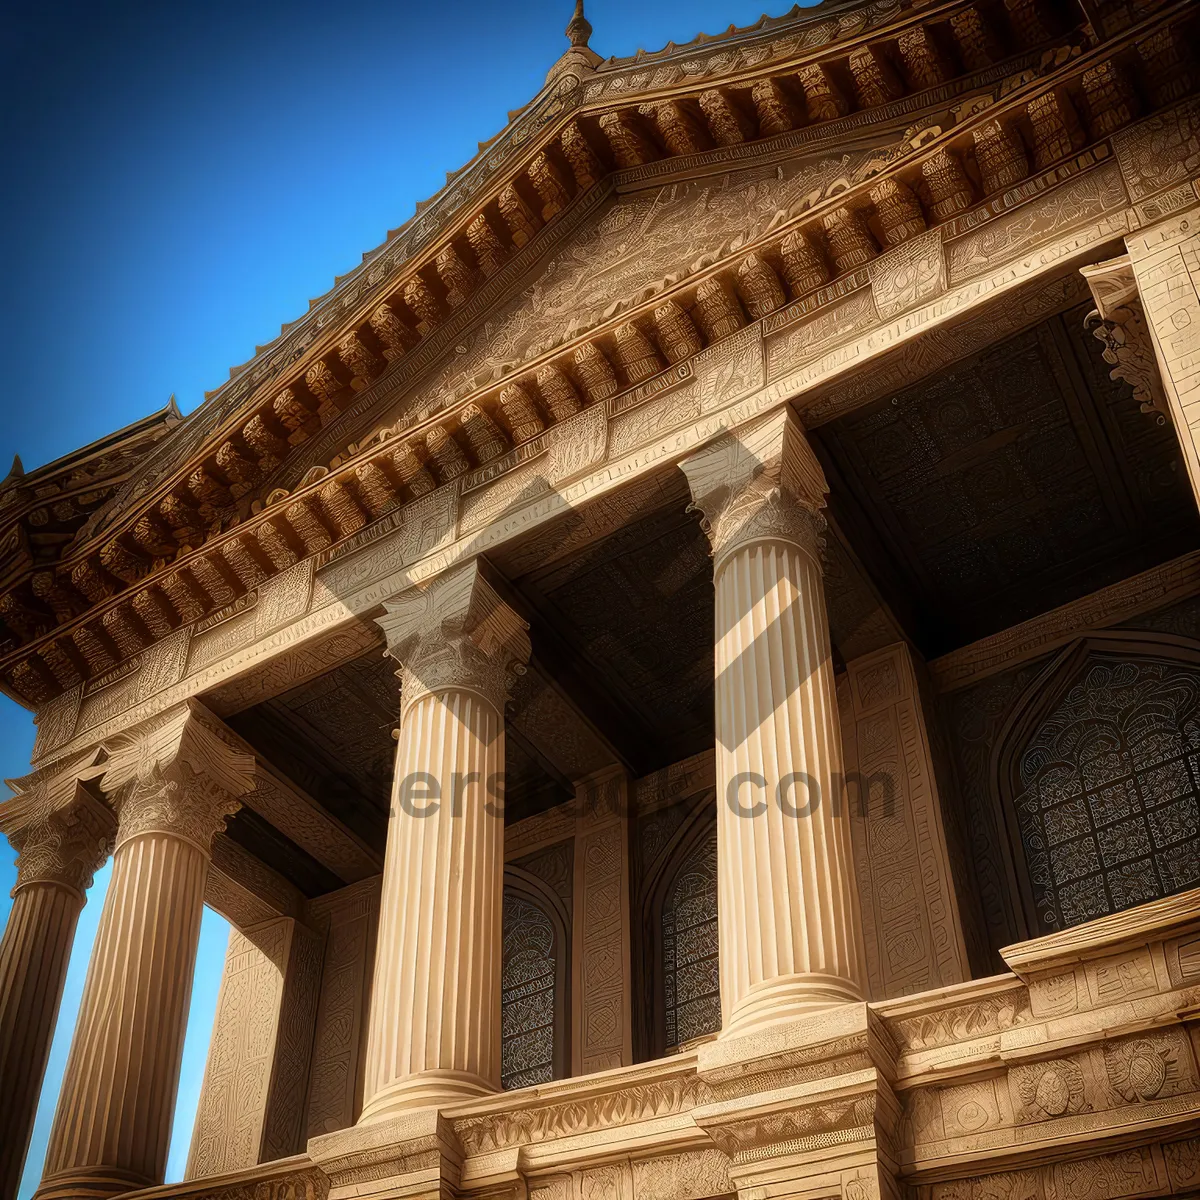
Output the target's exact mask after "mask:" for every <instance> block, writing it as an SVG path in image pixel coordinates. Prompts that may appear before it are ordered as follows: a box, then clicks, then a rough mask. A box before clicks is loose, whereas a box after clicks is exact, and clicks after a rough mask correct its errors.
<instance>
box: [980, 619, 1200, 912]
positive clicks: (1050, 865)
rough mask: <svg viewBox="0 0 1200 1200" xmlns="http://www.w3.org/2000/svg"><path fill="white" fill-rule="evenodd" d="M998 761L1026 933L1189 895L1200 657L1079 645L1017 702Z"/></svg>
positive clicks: (1197, 779) (1199, 809)
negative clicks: (1021, 871) (1016, 851)
mask: <svg viewBox="0 0 1200 1200" xmlns="http://www.w3.org/2000/svg"><path fill="white" fill-rule="evenodd" d="M999 753H1000V759H999V763H998V772H997V777H998V779H999V781H1000V786H1001V790H1002V792H1003V793H1004V801H1005V815H1006V817H1007V818H1008V821H1009V825H1010V831H1011V832H1012V834H1013V835H1014V837H1013V840H1014V842H1015V843H1017V844H1019V846H1020V847H1021V849H1022V850H1023V860H1024V867H1025V879H1024V884H1025V891H1026V896H1025V899H1026V905H1027V907H1028V908H1029V910H1030V911H1031V915H1032V917H1033V924H1034V926H1035V928H1036V929H1039V930H1041V931H1051V930H1055V929H1063V928H1066V927H1068V926H1071V925H1077V924H1079V923H1080V922H1082V921H1089V920H1092V919H1094V918H1096V917H1102V916H1105V915H1106V914H1108V913H1114V912H1120V911H1121V910H1122V909H1126V908H1131V907H1132V906H1134V905H1136V904H1143V903H1145V902H1147V901H1150V900H1157V899H1159V898H1160V897H1162V896H1167V895H1170V894H1172V893H1173V892H1178V891H1181V890H1183V889H1184V888H1188V887H1194V886H1196V885H1197V884H1200V648H1196V647H1193V646H1192V645H1191V644H1190V643H1187V642H1186V641H1185V640H1184V639H1181V638H1173V637H1170V636H1168V635H1129V634H1122V633H1114V634H1111V635H1108V636H1106V637H1104V638H1098V637H1097V638H1089V639H1086V640H1084V641H1081V642H1079V643H1077V644H1076V645H1075V646H1073V647H1071V648H1070V649H1068V650H1067V651H1065V652H1064V653H1063V654H1062V655H1060V657H1059V658H1058V660H1057V661H1056V662H1055V663H1054V664H1053V666H1051V667H1050V668H1049V669H1048V670H1047V672H1046V673H1045V674H1044V675H1043V676H1042V677H1041V678H1040V679H1039V680H1038V681H1037V682H1036V683H1035V684H1034V685H1033V687H1032V688H1031V689H1030V691H1029V693H1027V695H1026V697H1025V698H1024V699H1023V700H1022V701H1021V702H1020V703H1019V704H1018V706H1017V709H1016V711H1015V713H1014V716H1013V717H1012V718H1011V719H1010V721H1009V723H1008V725H1007V727H1006V731H1005V734H1004V735H1003V736H1002V738H1001V741H1000V752H999Z"/></svg>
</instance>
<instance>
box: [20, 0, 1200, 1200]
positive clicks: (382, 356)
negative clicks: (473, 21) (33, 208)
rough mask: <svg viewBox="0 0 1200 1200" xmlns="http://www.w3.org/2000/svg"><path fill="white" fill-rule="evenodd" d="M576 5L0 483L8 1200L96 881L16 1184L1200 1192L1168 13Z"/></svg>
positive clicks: (774, 1198) (1034, 0) (1183, 452)
mask: <svg viewBox="0 0 1200 1200" xmlns="http://www.w3.org/2000/svg"><path fill="white" fill-rule="evenodd" d="M568 34H569V38H570V48H569V49H568V50H567V52H566V53H565V54H564V56H563V58H562V59H561V60H560V61H559V63H558V64H556V66H555V67H554V69H553V70H552V71H551V73H550V75H549V77H548V79H547V82H546V85H545V87H544V88H543V89H542V91H541V92H540V93H539V94H538V95H537V96H536V97H535V98H534V99H533V100H532V101H531V102H530V103H529V104H528V105H527V106H526V107H525V108H523V109H522V110H520V111H519V112H518V113H516V114H514V115H513V116H512V118H511V120H510V123H509V125H508V126H507V127H506V128H505V130H504V131H503V132H502V133H501V134H500V135H499V136H498V137H497V138H495V139H494V140H492V141H491V142H488V143H486V144H484V145H483V146H481V148H480V152H479V155H478V156H477V157H476V158H475V159H474V160H473V161H472V162H471V163H470V164H468V165H467V166H466V167H465V168H464V169H463V170H462V171H460V172H458V173H457V174H455V175H453V176H451V177H450V178H449V180H448V182H447V185H446V187H445V188H444V189H443V190H442V191H441V192H440V193H439V194H438V195H437V196H436V197H435V198H434V199H432V200H431V201H429V202H428V203H427V204H425V205H422V206H421V207H420V209H419V211H418V213H417V215H416V216H415V217H414V218H413V219H412V220H411V221H410V222H409V223H408V224H407V225H405V226H403V227H402V228H401V229H399V230H397V231H395V232H394V233H393V234H392V235H391V236H390V237H389V238H388V240H387V242H386V243H385V244H384V245H383V246H381V247H380V248H379V249H378V250H376V251H374V252H373V253H371V254H369V255H367V256H366V258H365V259H364V261H363V263H362V265H361V266H360V267H358V268H357V269H355V270H354V271H353V272H351V273H350V274H349V275H347V276H345V277H344V278H342V279H340V280H338V282H337V284H336V286H335V287H334V289H333V291H332V292H330V293H329V295H327V296H326V297H324V298H323V299H322V300H320V301H318V302H315V303H314V304H313V305H312V307H311V310H310V312H309V313H308V314H307V315H306V316H305V317H304V318H303V319H301V320H300V321H298V322H296V323H295V324H293V325H290V326H288V327H286V328H285V329H284V330H283V332H282V333H281V335H280V337H279V338H278V339H277V340H276V341H275V342H273V343H271V344H270V345H268V346H266V347H263V348H262V349H261V350H260V351H259V352H258V353H257V354H256V356H255V357H254V358H253V359H252V360H251V361H250V362H248V363H247V364H245V365H244V366H242V367H239V368H237V369H236V370H234V371H233V372H232V374H231V378H230V380H229V382H228V383H227V384H225V385H224V386H223V387H222V388H220V389H219V390H218V391H217V392H215V393H213V394H212V395H210V396H209V397H208V399H207V401H206V402H205V403H204V404H203V405H202V406H200V408H198V409H197V410H196V411H195V412H194V413H192V414H191V415H190V416H189V417H187V418H181V417H180V416H179V414H178V413H177V412H176V411H174V410H173V409H168V410H165V411H163V412H160V413H157V414H155V415H153V416H151V417H149V418H147V419H146V420H144V421H142V422H139V423H138V424H136V425H134V426H131V427H129V428H127V429H123V430H120V431H118V432H116V433H114V434H113V435H112V436H111V437H109V438H108V439H106V440H104V441H102V442H100V443H97V444H95V445H92V446H88V447H85V448H83V449H82V450H80V451H78V452H76V453H75V454H72V455H70V456H68V457H67V458H65V459H62V460H59V461H58V462H55V463H52V464H50V465H49V466H46V467H43V468H40V469H39V470H37V471H31V472H29V473H24V472H23V471H22V470H21V469H20V465H19V463H18V464H17V465H16V466H14V469H13V471H12V473H11V474H10V475H9V477H8V478H7V479H6V480H5V481H4V483H3V485H2V487H0V546H2V554H3V558H2V562H0V588H2V595H0V620H2V622H3V624H2V626H0V683H2V686H3V687H4V689H5V691H6V692H7V693H8V694H9V695H11V696H13V697H15V698H17V699H18V700H20V701H21V702H22V703H24V704H25V705H27V706H28V707H30V708H31V709H33V710H34V711H35V712H36V716H37V724H38V736H37V744H36V747H35V750H34V756H33V763H32V771H31V773H30V774H28V775H26V776H25V777H23V778H21V779H19V780H15V781H13V789H14V792H15V795H14V798H13V799H11V800H9V801H8V802H6V803H5V804H4V805H3V806H2V807H0V829H3V831H4V832H5V833H6V834H7V836H8V837H9V839H10V841H11V842H12V843H13V845H14V846H15V847H16V849H17V850H18V852H19V858H18V882H17V887H16V889H15V892H14V905H13V910H12V915H11V917H10V919H9V922H8V926H7V928H6V930H5V932H4V937H3V941H2V942H0V1143H2V1149H0V1189H2V1191H3V1195H4V1196H5V1197H10V1196H12V1195H14V1194H15V1189H16V1181H17V1178H18V1175H19V1173H20V1170H21V1163H22V1160H23V1158H24V1155H25V1152H26V1146H27V1142H28V1136H29V1130H30V1127H31V1124H32V1119H33V1112H34V1106H35V1102H36V1098H37V1094H38V1088H39V1085H40V1080H41V1077H42V1073H43V1071H44V1067H45V1062H46V1056H47V1052H48V1046H49V1039H50V1035H51V1032H52V1027H53V1022H54V1016H55V1010H56V1006H57V1001H58V997H59V994H60V992H61V988H62V982H63V975H64V971H65V965H66V960H67V955H68V952H69V948H70V944H71V939H72V935H73V931H74V927H75V921H76V917H77V915H78V912H79V909H80V906H81V904H82V901H83V896H84V893H85V890H86V888H87V886H88V884H89V882H90V879H91V875H92V873H93V872H94V871H95V870H96V868H97V867H98V866H99V865H100V864H101V863H102V862H103V861H104V860H105V859H106V857H107V856H108V855H109V854H110V853H111V854H112V857H113V870H112V882H111V885H110V888H109V892H108V896H107V899H106V901H105V905H104V909H103V914H102V917H101V921H100V928H99V932H98V935H97V939H96V945H95V949H94V952H93V956H92V960H91V965H90V968H89V974H88V979H87V984H86V988H85V993H84V996H83V1001H82V1007H81V1012H80V1017H79V1023H78V1028H77V1031H76V1035H75V1041H74V1045H73V1048H72V1051H71V1055H70V1059H69V1063H68V1066H67V1069H66V1076H65V1080H64V1083H63V1087H62V1094H61V1098H60V1101H59V1106H58V1111H57V1115H56V1117H55V1122H54V1126H53V1131H52V1134H51V1138H50V1144H49V1150H48V1154H47V1159H46V1163H45V1170H44V1175H43V1178H42V1183H41V1187H40V1191H39V1193H38V1195H39V1197H42V1198H44V1200H51V1198H68V1197H69V1198H76V1197H110V1196H116V1195H121V1196H126V1197H135V1196H136V1197H138V1198H139V1200H150V1198H151V1197H166V1196H172V1197H185V1196H189V1197H219V1198H223V1200H235V1198H237V1200H242V1198H247V1200H248V1198H253V1200H299V1198H304V1200H312V1198H320V1200H324V1198H326V1197H329V1198H331V1200H350V1198H351V1197H353V1198H356V1200H360V1198H369V1197H379V1198H383V1197H438V1198H442V1197H464V1198H466V1197H470V1198H477V1200H485V1198H486V1200H501V1198H503V1200H518V1198H520V1200H526V1198H528V1200H658V1198H662V1200H715V1198H719V1197H734V1196H736V1197H738V1198H739V1200H782V1198H784V1197H796V1198H803V1200H833V1198H836V1200H883V1198H885V1197H886V1198H889V1200H890V1198H894V1197H899V1196H901V1195H905V1196H912V1197H914V1198H915V1200H993V1198H994V1200H1125V1198H1129V1200H1134V1198H1137V1197H1151V1196H1168V1195H1169V1196H1192V1195H1197V1194H1200V808H1198V804H1200V548H1198V546H1200V543H1198V540H1197V537H1198V534H1200V514H1198V511H1197V502H1198V500H1197V498H1198V497H1200V415H1198V414H1200V97H1198V94H1197V84H1198V80H1200V77H1198V74H1197V72H1198V69H1200V68H1198V65H1197V62H1196V48H1197V46H1200V26H1198V25H1197V13H1196V11H1195V8H1194V6H1193V5H1192V4H1190V3H1188V2H1186V0H1177V2H1175V3H1169V2H1167V3H1164V2H1160V0H1078V3H1076V0H1061V2H1059V0H933V2H929V3H912V2H911V0H874V2H872V3H860V2H857V0H843V2H832V3H830V2H827V3H824V4H822V5H820V6H818V7H817V8H814V9H807V10H800V11H797V12H795V13H793V14H791V15H789V16H786V17H783V18H780V19H777V20H767V19H764V20H763V21H761V22H759V23H758V24H757V25H755V26H753V27H750V28H747V29H742V30H730V31H729V32H728V33H727V34H723V35H721V36H719V37H715V38H706V39H700V40H698V41H696V42H694V43H691V44H689V45H686V46H675V45H669V46H667V47H666V48H665V49H663V50H662V51H660V52H657V53H653V54H646V53H639V54H638V55H637V56H636V57H634V58H632V59H624V60H608V61H601V60H600V59H599V58H598V56H597V55H596V54H595V53H594V52H593V51H592V50H591V49H590V48H589V46H588V34H589V29H588V26H587V22H586V20H585V19H584V18H583V14H582V11H578V12H577V14H576V17H575V19H574V20H573V21H572V22H571V25H570V26H569V28H568ZM205 904H208V905H210V906H211V907H212V908H214V909H216V910H217V911H218V912H220V913H222V914H224V915H225V916H226V917H227V918H228V919H229V921H230V922H231V924H232V925H233V927H234V932H233V934H232V937H231V941H230V945H229V951H228V956H227V959H226V964H225V973H224V977H223V981H222V985H221V993H220V999H219V1004H218V1014H217V1021H216V1028H215V1030H214V1034H213V1040H212V1047H211V1051H210V1055H209V1061H208V1067H207V1071H206V1075H205V1080H204V1086H203V1093H202V1096H201V1101H200V1108H199V1113H198V1117H197V1121H196V1126H195V1131H194V1136H193V1139H192V1147H191V1155H190V1160H189V1164H188V1172H187V1173H188V1180H187V1182H185V1183H183V1184H178V1185H170V1186H163V1185H162V1184H161V1180H162V1176H163V1170H164V1165H165V1159H166V1152H167V1141H168V1136H169V1126H170V1121H171V1114H172V1109H173V1104H174V1098H175V1092H176V1088H177V1083H178V1072H179V1063H180V1055H181V1049H182V1040H183V1033H184V1027H185V1021H186V1014H187V1007H188V997H189V994H190V987H191V979H192V973H193V968H194V962H195V955H196V941H197V935H198V929H199V921H200V914H201V910H202V907H203V906H204V905H205Z"/></svg>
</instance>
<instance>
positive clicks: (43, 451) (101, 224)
mask: <svg viewBox="0 0 1200 1200" xmlns="http://www.w3.org/2000/svg"><path fill="white" fill-rule="evenodd" d="M788 7H790V5H787V4H776V5H773V6H770V7H768V8H767V11H768V12H769V13H770V14H771V15H778V14H780V13H782V12H785V11H786V10H787V8H788ZM571 8H572V0H525V2H524V3H522V4H520V5H497V4H485V3H482V2H480V0H440V3H438V4H432V5H431V4H420V5H417V4H410V3H406V2H405V0H386V2H385V0H362V2H361V3H359V4H356V5H354V6H352V7H351V8H346V7H344V6H342V5H336V4H331V3H328V2H326V3H323V4H322V3H312V2H310V0H292V2H290V3H288V4H280V3H264V2H262V0H242V2H241V3H238V4H230V3H221V2H220V0H213V2H211V3H204V4H201V3H195V2H193V3H182V4H165V5H164V4H161V3H153V4H152V3H149V2H148V0H141V2H125V0H108V2H107V3H105V4H93V3H84V2H82V0H40V2H39V3H38V4H36V5H34V4H30V5H24V6H20V7H18V6H9V9H8V11H7V12H6V15H5V28H4V30H3V32H2V33H0V139H2V144H3V147H4V155H5V166H6V180H5V183H6V186H5V188H4V192H3V197H2V198H0V208H2V209H3V210H4V211H3V220H0V262H2V263H3V272H2V278H0V317H2V319H3V327H4V329H5V330H6V331H7V342H8V346H9V350H8V353H7V355H6V358H5V371H4V385H3V391H2V393H0V414H2V417H3V419H2V420H0V458H2V459H3V464H2V465H0V475H3V474H4V473H6V471H7V466H8V463H9V461H11V457H12V455H13V454H14V453H19V454H20V455H21V457H22V460H23V462H24V464H25V467H26V469H29V468H32V467H35V466H38V465H40V464H42V463H44V462H48V461H50V460H51V459H54V458H56V457H58V456H59V455H62V454H65V453H67V452H68V451H70V450H72V449H75V448H76V447H78V446H81V445H83V444H85V443H87V442H89V441H91V440H93V439H95V438H97V437H100V436H102V435H104V434H106V433H108V432H110V431H111V430H113V429H115V428H118V427H120V426H121V425H124V424H126V423H128V422H130V421H132V420H135V419H136V418H138V417H140V416H143V415H144V414H146V413H148V412H151V411H153V410H155V409H157V408H160V407H161V406H162V405H163V404H165V403H166V401H167V399H168V397H169V396H170V395H172V394H174V395H175V396H176V398H177V401H178V403H179V406H180V408H181V409H182V410H183V411H184V412H189V411H191V410H192V409H193V408H195V407H196V405H197V404H199V403H200V401H201V400H202V399H203V397H204V392H205V390H212V389H214V388H216V387H217V386H219V385H220V384H221V383H222V382H223V381H224V380H225V379H226V378H227V377H228V372H229V368H230V367H231V366H234V365H236V364H240V363H242V362H244V361H245V360H246V359H248V358H249V357H251V355H252V354H253V353H254V347H255V346H256V345H257V344H260V343H264V342H267V341H269V340H270V339H271V338H273V337H274V336H276V335H277V334H278V332H279V327H280V325H281V324H282V323H283V322H286V321H290V320H294V319H295V318H296V317H297V316H299V315H300V314H302V313H303V312H304V311H305V310H306V308H307V305H308V301H309V299H310V298H312V297H315V296H319V295H321V294H323V293H324V292H325V291H327V290H328V289H329V287H330V286H331V285H332V283H333V279H334V276H335V275H339V274H342V273H344V272H345V271H347V270H348V269H349V268H351V267H352V266H354V265H355V264H356V263H357V262H358V261H359V260H360V259H361V256H362V254H363V252H364V251H366V250H369V249H371V248H373V247H374V246H377V245H378V244H379V243H380V242H382V240H383V238H384V236H385V234H386V232H387V230H388V229H390V228H394V227H396V226H397V225H400V224H401V223H402V222H403V221H405V220H406V219H407V218H408V217H410V216H411V215H412V213H413V209H414V205H415V203H416V202H417V201H418V200H422V199H425V198H426V197H428V196H430V195H432V194H433V193H434V192H436V191H437V189H438V188H439V187H440V186H441V185H442V184H443V183H444V182H445V175H446V172H447V171H448V170H455V169H457V168H458V167H460V166H462V164H463V163H465V162H466V161H467V160H468V159H469V158H470V157H471V156H472V155H473V154H474V153H475V150H476V145H477V143H478V142H479V141H481V140H485V139H487V138H489V137H491V136H492V135H493V134H495V133H496V132H497V131H498V130H499V129H500V128H501V127H502V126H503V125H504V123H505V120H506V114H507V112H508V111H509V110H511V109H515V108H518V107H520V106H521V105H523V104H524V103H525V102H526V101H528V100H529V99H530V98H531V97H532V96H533V95H534V94H535V93H536V92H537V90H538V89H539V88H540V86H541V84H542V81H543V80H544V78H545V74H546V71H547V70H548V69H549V67H550V66H551V64H552V63H553V62H554V61H555V59H556V58H557V57H558V55H559V54H560V53H561V52H562V50H563V49H564V48H565V46H566V42H565V39H564V37H563V34H562V30H563V27H564V26H565V24H566V22H567V20H568V18H569V17H570V15H571ZM762 12H763V5H762V0H686V2H685V0H658V2H657V3H653V4H647V3H645V0H589V2H588V17H589V19H590V20H591V22H592V24H593V26H594V27H595V33H594V34H593V36H592V47H593V48H594V49H595V50H597V51H598V52H599V53H600V54H603V55H606V56H607V55H609V54H618V55H624V54H631V53H633V52H634V51H635V50H637V49H638V48H639V47H644V48H646V49H647V50H656V49H659V48H660V47H661V46H662V45H663V44H664V43H666V42H667V41H669V40H672V39H674V40H675V41H676V42H684V41H687V40H688V39H690V38H692V37H693V36H694V35H695V34H696V33H698V32H701V31H704V32H707V33H714V32H718V31H720V30H722V29H724V28H726V27H727V26H728V25H729V24H730V23H734V24H738V25H743V24H747V23H750V22H753V21H755V20H757V19H758V17H759V16H760V15H761V13H762ZM32 744H33V727H32V723H31V721H30V718H29V714H28V713H26V712H25V711H24V710H22V709H20V708H18V707H17V706H16V705H15V704H13V703H11V702H10V701H7V700H4V699H3V698H2V697H0V775H3V777H12V776H15V775H20V774H24V773H25V771H26V770H28V761H29V751H30V748H31V746H32ZM0 846H2V849H0V895H3V899H0V924H2V923H3V921H4V920H5V919H6V918H7V914H8V907H9V901H8V898H7V892H8V889H9V888H10V887H11V886H12V882H13V879H14V877H15V870H14V868H13V855H12V852H11V850H10V849H9V848H8V846H7V844H6V843H3V839H0ZM108 873H109V872H108V868H107V867H106V868H105V869H104V870H103V871H102V872H101V873H100V874H99V875H98V876H97V879H96V884H95V886H94V887H93V889H92V892H91V895H90V898H89V902H88V904H87V906H86V907H85V909H84V912H83V916H82V917H81V920H80V928H79V934H78V936H77V939H76V946H75V953H74V955H73V958H72V962H71V968H70V973H69V977H68V982H67V989H66V995H65V997H64V1001H63V1010H62V1013H61V1015H60V1020H59V1027H58V1031H57V1034H56V1039H55V1045H54V1050H53V1053H52V1056H51V1063H50V1067H49V1069H48V1071H47V1079H46V1085H45V1087H44V1089H43V1096H42V1103H41V1106H40V1109H39V1115H38V1127H37V1130H36V1132H35V1136H34V1143H33V1146H32V1148H31V1151H30V1154H29V1158H28V1160H27V1163H26V1171H25V1178H24V1181H23V1185H22V1191H21V1195H22V1197H24V1196H27V1195H32V1192H33V1189H34V1187H35V1186H36V1183H37V1180H38V1178H39V1176H40V1173H41V1164H42V1160H43V1156H44V1153H45V1145H46V1136H47V1134H48V1132H49V1122H50V1119H51V1116H52V1113H53V1106H54V1102H55V1097H56V1096H57V1090H58V1085H59V1082H60V1080H61V1074H62V1068H63V1065H64V1063H65V1058H66V1051H67V1049H68V1047H69V1043H70V1031H71V1028H72V1027H73V1023H74V1014H75V1011H76V1009H77V1007H78V1003H79V996H80V992H81V990H82V986H83V977H84V973H85V971H86V964H87V958H88V954H89V953H90V949H91V941H92V938H93V936H94V933H95V928H96V922H97V921H98V919H99V911H100V907H101V905H102V903H103V895H102V893H103V888H104V886H105V885H106V883H107V879H108ZM227 933H228V929H227V926H225V924H224V922H223V921H221V920H220V918H218V917H216V916H215V914H212V913H206V914H205V922H204V928H203V932H202V939H201V949H200V968H199V969H198V971H197V977H196V986H195V988H194V991H193V1004H192V1013H191V1020H190V1023H189V1032H188V1043H187V1048H186V1050H185V1063H184V1071H183V1079H182V1082H181V1085H180V1092H179V1104H178V1107H177V1110H176V1121H175V1132H174V1138H173V1143H172V1150H171V1163H170V1166H169V1168H168V1174H167V1179H168V1180H174V1179H178V1178H180V1177H181V1176H182V1171H183V1167H184V1164H185V1161H186V1156H187V1143H188V1139H189V1137H190V1133H191V1123H192V1118H193V1116H194V1113H195V1105H196V1099H197V1097H198V1094H199V1088H200V1079H201V1075H202V1073H203V1063H204V1056H205V1053H206V1051H207V1042H208V1037H209V1033H210V1030H211V1027H212V1018H213V1013H214V1010H215V1005H216V991H217V985H218V983H219V977H220V971H221V962H222V959H223V955H224V948H225V941H226V937H227Z"/></svg>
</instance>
